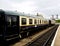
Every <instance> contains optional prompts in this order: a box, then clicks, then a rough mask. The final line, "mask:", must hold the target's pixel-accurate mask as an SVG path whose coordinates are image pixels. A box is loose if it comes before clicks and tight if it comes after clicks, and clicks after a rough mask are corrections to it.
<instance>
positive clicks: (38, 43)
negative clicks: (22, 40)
mask: <svg viewBox="0 0 60 46" xmlns="http://www.w3.org/2000/svg"><path fill="white" fill-rule="evenodd" d="M57 27H58V25H55V26H54V27H53V28H52V29H50V30H49V31H48V32H46V33H44V34H43V35H42V36H40V37H38V38H37V39H36V40H34V41H33V42H30V43H28V44H26V45H25V46H50V45H51V42H52V40H53V37H54V35H55V32H56V30H57Z"/></svg>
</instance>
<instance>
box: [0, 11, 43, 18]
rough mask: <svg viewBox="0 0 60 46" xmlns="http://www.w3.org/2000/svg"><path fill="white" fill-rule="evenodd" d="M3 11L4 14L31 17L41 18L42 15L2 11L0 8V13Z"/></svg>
mask: <svg viewBox="0 0 60 46" xmlns="http://www.w3.org/2000/svg"><path fill="white" fill-rule="evenodd" d="M1 12H4V13H5V14H6V15H17V16H26V17H31V18H41V17H43V16H37V15H30V14H25V13H21V12H17V11H4V10H0V13H1Z"/></svg>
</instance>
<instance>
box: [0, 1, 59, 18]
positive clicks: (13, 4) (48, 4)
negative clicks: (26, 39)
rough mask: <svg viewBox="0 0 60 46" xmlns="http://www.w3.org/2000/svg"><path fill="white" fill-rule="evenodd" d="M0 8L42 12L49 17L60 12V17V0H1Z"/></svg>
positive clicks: (32, 12) (30, 12)
mask: <svg viewBox="0 0 60 46" xmlns="http://www.w3.org/2000/svg"><path fill="white" fill-rule="evenodd" d="M0 9H3V10H12V11H16V10H17V11H19V12H24V13H27V14H34V15H35V14H37V13H39V14H40V13H42V14H43V16H44V17H45V18H47V19H51V16H52V15H54V17H55V18H56V15H57V14H58V18H60V0H0Z"/></svg>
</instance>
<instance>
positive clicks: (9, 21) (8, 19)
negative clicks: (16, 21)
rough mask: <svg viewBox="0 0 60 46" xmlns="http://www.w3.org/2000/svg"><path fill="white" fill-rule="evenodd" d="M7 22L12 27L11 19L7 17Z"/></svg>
mask: <svg viewBox="0 0 60 46" xmlns="http://www.w3.org/2000/svg"><path fill="white" fill-rule="evenodd" d="M6 21H7V25H8V26H10V25H11V17H10V16H7V18H6Z"/></svg>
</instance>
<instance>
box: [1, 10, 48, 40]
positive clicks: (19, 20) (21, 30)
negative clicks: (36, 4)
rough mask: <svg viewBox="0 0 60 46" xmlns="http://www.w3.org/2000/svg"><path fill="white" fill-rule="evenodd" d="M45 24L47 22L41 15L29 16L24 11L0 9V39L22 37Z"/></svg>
mask: <svg viewBox="0 0 60 46" xmlns="http://www.w3.org/2000/svg"><path fill="white" fill-rule="evenodd" d="M46 22H47V21H46ZM47 25H49V24H47V23H45V20H44V17H43V16H29V15H28V14H24V13H19V12H14V11H3V10H0V40H6V41H9V40H12V39H15V38H18V37H20V38H22V37H24V36H28V35H29V33H30V32H32V31H33V32H35V31H37V30H39V29H41V28H43V27H46V26H47Z"/></svg>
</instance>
